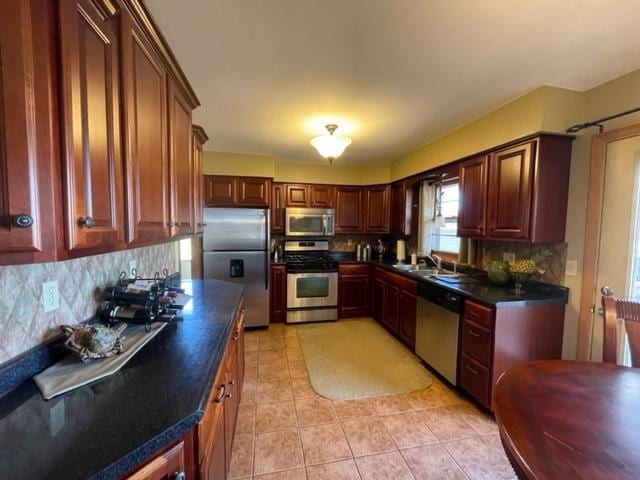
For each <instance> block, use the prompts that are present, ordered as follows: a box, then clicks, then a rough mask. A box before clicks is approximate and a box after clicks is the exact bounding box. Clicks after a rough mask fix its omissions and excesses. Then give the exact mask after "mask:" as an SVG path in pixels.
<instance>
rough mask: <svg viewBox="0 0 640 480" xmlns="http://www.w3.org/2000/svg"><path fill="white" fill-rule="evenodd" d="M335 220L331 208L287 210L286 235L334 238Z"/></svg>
mask: <svg viewBox="0 0 640 480" xmlns="http://www.w3.org/2000/svg"><path fill="white" fill-rule="evenodd" d="M334 218H335V213H334V210H333V209H331V208H287V209H286V210H285V219H286V223H285V233H286V235H287V236H288V237H332V236H333V235H334Z"/></svg>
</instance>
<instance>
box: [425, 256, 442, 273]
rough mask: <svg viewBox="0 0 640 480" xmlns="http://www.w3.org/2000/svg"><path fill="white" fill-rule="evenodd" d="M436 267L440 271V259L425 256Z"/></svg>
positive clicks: (438, 257)
mask: <svg viewBox="0 0 640 480" xmlns="http://www.w3.org/2000/svg"><path fill="white" fill-rule="evenodd" d="M425 257H427V258H428V259H429V260H431V262H432V263H433V264H434V265H435V266H436V268H437V269H438V270H442V257H440V256H438V255H425Z"/></svg>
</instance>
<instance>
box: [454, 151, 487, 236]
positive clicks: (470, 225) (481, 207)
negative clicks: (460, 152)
mask: <svg viewBox="0 0 640 480" xmlns="http://www.w3.org/2000/svg"><path fill="white" fill-rule="evenodd" d="M488 171H489V157H488V156H487V155H483V156H481V157H477V158H473V159H471V160H467V161H465V162H463V163H462V164H461V165H460V177H459V178H460V184H459V188H460V203H459V209H458V235H459V236H461V237H483V236H484V235H485V232H486V222H487V219H486V213H487V189H488V185H487V181H488Z"/></svg>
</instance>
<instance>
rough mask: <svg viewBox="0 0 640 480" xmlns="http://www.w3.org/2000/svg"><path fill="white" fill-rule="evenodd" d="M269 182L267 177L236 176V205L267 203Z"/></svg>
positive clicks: (266, 204) (260, 204) (264, 204)
mask: <svg viewBox="0 0 640 480" xmlns="http://www.w3.org/2000/svg"><path fill="white" fill-rule="evenodd" d="M270 187H271V182H270V181H269V179H267V178H244V177H241V178H238V205H251V206H256V207H266V206H268V205H269V194H270V193H271V192H270V189H271V188H270Z"/></svg>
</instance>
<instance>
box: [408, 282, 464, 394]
mask: <svg viewBox="0 0 640 480" xmlns="http://www.w3.org/2000/svg"><path fill="white" fill-rule="evenodd" d="M462 300H463V299H462V296H460V295H456V294H454V293H450V292H448V291H447V290H445V289H442V288H440V287H437V286H435V285H429V284H426V283H424V282H419V283H418V307H417V314H416V315H417V316H416V354H417V355H418V356H419V357H420V358H422V359H423V360H424V361H425V362H426V363H427V364H428V365H429V366H430V367H432V368H433V369H434V370H435V371H436V372H438V373H439V374H440V375H442V376H443V377H444V378H446V379H447V380H449V382H451V383H452V384H453V385H456V384H457V372H458V335H459V324H460V312H461V309H462Z"/></svg>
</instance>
